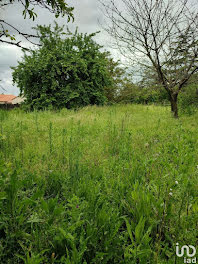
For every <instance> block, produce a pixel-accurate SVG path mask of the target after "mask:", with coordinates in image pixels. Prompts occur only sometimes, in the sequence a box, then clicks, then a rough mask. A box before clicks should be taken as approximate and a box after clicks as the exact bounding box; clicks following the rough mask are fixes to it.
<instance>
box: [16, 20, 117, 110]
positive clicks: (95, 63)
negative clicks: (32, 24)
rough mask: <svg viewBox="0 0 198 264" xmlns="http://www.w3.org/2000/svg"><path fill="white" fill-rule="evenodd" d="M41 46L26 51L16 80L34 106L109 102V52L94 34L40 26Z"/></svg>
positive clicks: (17, 70)
mask: <svg viewBox="0 0 198 264" xmlns="http://www.w3.org/2000/svg"><path fill="white" fill-rule="evenodd" d="M37 31H38V35H39V38H40V44H41V47H40V48H39V49H36V50H31V52H30V53H27V52H24V56H23V59H22V61H21V62H19V64H18V66H17V67H14V68H13V69H14V72H13V81H14V83H16V84H17V85H18V87H19V88H20V91H21V93H22V94H24V96H25V97H26V98H27V104H28V105H29V106H30V107H31V108H37V109H44V108H48V107H55V108H62V107H67V108H76V107H80V106H86V105H93V104H96V105H101V104H103V103H104V102H105V100H106V97H105V92H104V87H108V86H112V83H113V77H112V73H111V72H110V71H109V61H110V58H109V53H107V52H101V51H100V49H101V46H100V45H98V44H97V43H96V42H95V41H94V40H93V37H94V36H95V34H96V33H94V34H90V35H87V34H80V33H78V32H77V30H76V32H75V33H74V34H72V33H71V32H69V31H67V33H65V32H64V28H63V27H59V26H58V25H57V24H56V26H55V28H54V31H53V30H51V27H50V26H48V27H46V26H38V28H37Z"/></svg>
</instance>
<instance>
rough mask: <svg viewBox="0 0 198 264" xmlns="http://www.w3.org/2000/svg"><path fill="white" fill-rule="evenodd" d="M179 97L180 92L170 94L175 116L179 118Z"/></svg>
mask: <svg viewBox="0 0 198 264" xmlns="http://www.w3.org/2000/svg"><path fill="white" fill-rule="evenodd" d="M177 98H178V94H172V95H171V96H170V103H171V111H172V113H173V115H174V117H175V118H178V106H177Z"/></svg>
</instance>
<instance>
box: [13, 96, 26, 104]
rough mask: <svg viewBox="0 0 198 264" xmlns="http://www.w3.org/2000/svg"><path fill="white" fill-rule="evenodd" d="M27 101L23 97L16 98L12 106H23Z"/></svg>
mask: <svg viewBox="0 0 198 264" xmlns="http://www.w3.org/2000/svg"><path fill="white" fill-rule="evenodd" d="M24 101H25V97H23V96H16V97H15V98H14V99H12V104H13V105H18V104H21V103H23V102H24Z"/></svg>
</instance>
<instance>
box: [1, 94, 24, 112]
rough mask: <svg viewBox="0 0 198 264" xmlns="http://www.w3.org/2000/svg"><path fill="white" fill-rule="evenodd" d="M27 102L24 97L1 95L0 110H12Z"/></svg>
mask: <svg viewBox="0 0 198 264" xmlns="http://www.w3.org/2000/svg"><path fill="white" fill-rule="evenodd" d="M24 101H25V97H23V96H15V95H11V94H0V108H4V109H10V108H14V107H17V106H19V105H20V104H21V103H22V102H24Z"/></svg>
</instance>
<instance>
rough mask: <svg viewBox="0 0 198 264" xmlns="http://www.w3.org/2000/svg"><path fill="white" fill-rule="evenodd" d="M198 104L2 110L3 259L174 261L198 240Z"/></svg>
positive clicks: (6, 263)
mask: <svg viewBox="0 0 198 264" xmlns="http://www.w3.org/2000/svg"><path fill="white" fill-rule="evenodd" d="M197 120H198V113H197V114H194V115H193V116H190V117H188V116H183V117H181V118H180V119H178V120H175V119H174V118H172V116H171V114H170V110H169V108H166V107H160V106H140V105H124V106H122V105H120V106H109V107H95V106H93V107H87V108H84V109H81V110H79V111H72V110H66V109H64V110H61V111H60V112H52V111H44V112H31V113H25V112H23V111H21V110H18V109H17V110H12V111H7V112H6V111H0V160H1V161H0V263H1V264H15V263H16V264H17V263H26V264H44V263H45V264H50V263H62V264H63V263H67V264H70V263H71V264H89V263H90V264H99V263H101V264H105V263H108V264H114V263H120V264H121V263H123V264H124V263H126V264H133V263H134V264H136V263H141V264H147V263H150V264H164V263H170V264H179V263H183V262H184V259H183V258H179V257H176V254H175V244H176V243H177V242H178V243H179V244H180V248H181V246H182V245H189V244H190V245H194V246H195V247H196V246H197V245H198V232H197V230H198V151H197V150H198V122H197Z"/></svg>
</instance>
